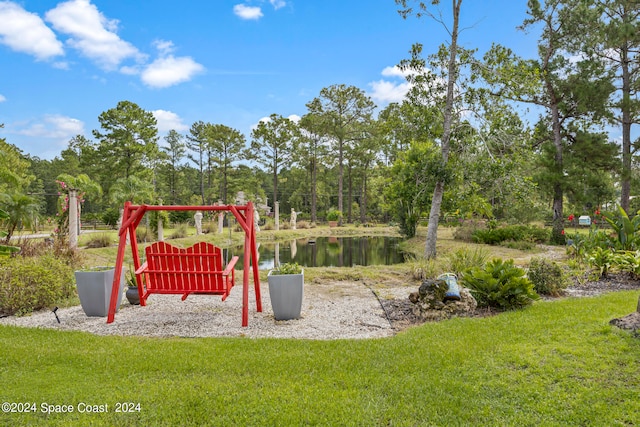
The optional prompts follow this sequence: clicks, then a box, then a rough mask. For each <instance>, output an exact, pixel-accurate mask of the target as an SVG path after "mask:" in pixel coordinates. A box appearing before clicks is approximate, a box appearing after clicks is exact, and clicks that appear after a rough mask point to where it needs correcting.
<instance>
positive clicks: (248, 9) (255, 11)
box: [233, 4, 263, 19]
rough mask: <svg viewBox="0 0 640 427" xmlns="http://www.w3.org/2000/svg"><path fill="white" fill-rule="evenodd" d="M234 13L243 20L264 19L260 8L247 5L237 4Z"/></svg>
mask: <svg viewBox="0 0 640 427" xmlns="http://www.w3.org/2000/svg"><path fill="white" fill-rule="evenodd" d="M233 13H235V14H236V16H238V17H239V18H242V19H260V18H262V16H263V14H262V9H260V7H258V6H247V5H245V4H237V5H235V6H233Z"/></svg>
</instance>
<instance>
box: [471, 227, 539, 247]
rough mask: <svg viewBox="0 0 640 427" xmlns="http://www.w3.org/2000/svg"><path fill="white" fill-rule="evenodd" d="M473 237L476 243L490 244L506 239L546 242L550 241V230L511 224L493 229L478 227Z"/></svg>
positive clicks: (499, 242)
mask: <svg viewBox="0 0 640 427" xmlns="http://www.w3.org/2000/svg"><path fill="white" fill-rule="evenodd" d="M472 239H473V241H474V242H475V243H485V244H488V245H499V244H501V243H503V242H506V241H516V242H518V241H525V242H533V243H546V242H548V241H549V231H548V230H545V229H544V228H540V227H533V226H528V225H510V226H507V227H500V228H493V229H485V230H483V229H478V230H476V231H474V232H473V235H472Z"/></svg>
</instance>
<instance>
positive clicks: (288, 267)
mask: <svg viewBox="0 0 640 427" xmlns="http://www.w3.org/2000/svg"><path fill="white" fill-rule="evenodd" d="M300 273H302V267H301V266H300V265H298V263H296V262H286V263H284V264H280V265H279V266H278V267H277V268H274V269H273V270H272V272H271V274H272V275H281V274H300Z"/></svg>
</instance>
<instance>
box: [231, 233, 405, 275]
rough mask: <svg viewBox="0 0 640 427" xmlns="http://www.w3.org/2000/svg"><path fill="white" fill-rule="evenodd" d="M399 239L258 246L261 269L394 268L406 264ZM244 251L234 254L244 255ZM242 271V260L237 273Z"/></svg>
mask: <svg viewBox="0 0 640 427" xmlns="http://www.w3.org/2000/svg"><path fill="white" fill-rule="evenodd" d="M401 241H402V239H401V238H399V237H388V236H374V237H317V238H307V239H297V240H291V241H288V242H278V243H264V242H258V258H259V262H258V268H259V269H260V270H267V269H271V268H273V266H274V265H275V264H276V263H280V264H282V263H285V262H297V263H298V264H300V265H301V266H303V267H352V266H354V265H364V266H367V265H391V264H399V263H402V262H404V255H403V253H402V252H401V251H400V249H398V244H399V243H400V242H401ZM242 251H243V248H236V249H234V250H233V251H232V253H233V254H235V255H242V254H243V252H242ZM241 268H242V256H241V257H240V261H239V262H238V264H236V269H241Z"/></svg>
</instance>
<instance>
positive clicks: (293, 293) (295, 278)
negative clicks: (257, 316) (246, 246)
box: [267, 263, 304, 320]
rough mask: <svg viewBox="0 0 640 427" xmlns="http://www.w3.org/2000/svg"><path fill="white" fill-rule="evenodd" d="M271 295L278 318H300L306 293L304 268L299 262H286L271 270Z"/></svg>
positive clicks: (268, 277)
mask: <svg viewBox="0 0 640 427" xmlns="http://www.w3.org/2000/svg"><path fill="white" fill-rule="evenodd" d="M267 281H268V282H269V297H270V299H271V307H272V308H273V316H274V317H275V318H276V320H290V319H299V318H300V311H301V310H302V297H303V294H304V270H303V269H302V267H300V266H299V265H298V264H297V263H285V264H281V265H280V266H279V267H277V268H274V269H273V270H271V271H269V274H268V275H267Z"/></svg>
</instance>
